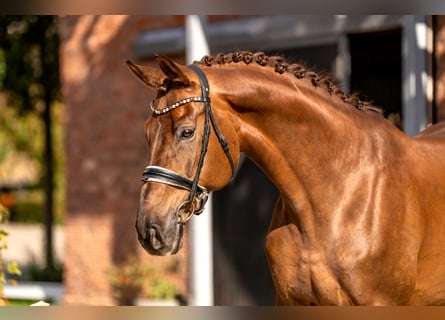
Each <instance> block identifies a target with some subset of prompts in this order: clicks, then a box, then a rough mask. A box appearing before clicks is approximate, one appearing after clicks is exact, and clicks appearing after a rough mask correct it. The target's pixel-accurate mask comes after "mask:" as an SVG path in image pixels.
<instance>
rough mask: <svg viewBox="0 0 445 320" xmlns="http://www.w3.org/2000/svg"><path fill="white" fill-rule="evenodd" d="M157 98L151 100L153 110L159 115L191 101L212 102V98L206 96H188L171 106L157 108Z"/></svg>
mask: <svg viewBox="0 0 445 320" xmlns="http://www.w3.org/2000/svg"><path fill="white" fill-rule="evenodd" d="M154 102H155V100H152V101H151V102H150V109H151V111H153V113H154V114H155V115H157V116H160V115H163V114H166V113H168V112H170V111H172V110H174V109H176V108H177V107H180V106H183V105H184V104H187V103H190V102H210V98H205V97H191V98H187V99H182V100H179V101H177V102H175V103H173V104H172V105H170V106H167V107H165V108H163V109H156V107H155V103H154Z"/></svg>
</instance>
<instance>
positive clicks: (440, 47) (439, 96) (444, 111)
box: [434, 16, 445, 121]
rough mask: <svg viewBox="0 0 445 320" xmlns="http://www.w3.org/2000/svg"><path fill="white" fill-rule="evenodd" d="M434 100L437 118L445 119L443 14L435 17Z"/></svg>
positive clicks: (444, 34)
mask: <svg viewBox="0 0 445 320" xmlns="http://www.w3.org/2000/svg"><path fill="white" fill-rule="evenodd" d="M434 32H435V52H434V60H435V69H436V70H435V73H436V79H435V80H436V82H435V101H436V108H437V120H438V121H445V16H436V17H435V30H434Z"/></svg>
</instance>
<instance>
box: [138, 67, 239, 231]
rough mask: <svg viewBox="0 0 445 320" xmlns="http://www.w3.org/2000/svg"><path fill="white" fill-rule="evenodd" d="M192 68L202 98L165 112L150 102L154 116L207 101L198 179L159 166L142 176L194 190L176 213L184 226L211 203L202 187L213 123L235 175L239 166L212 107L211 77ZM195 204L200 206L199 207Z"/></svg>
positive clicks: (184, 102)
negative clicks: (202, 171)
mask: <svg viewBox="0 0 445 320" xmlns="http://www.w3.org/2000/svg"><path fill="white" fill-rule="evenodd" d="M188 68H190V69H192V70H193V71H194V72H195V73H196V74H197V75H198V77H199V82H200V84H201V91H202V96H201V97H191V98H186V99H183V100H180V101H178V102H176V103H174V104H172V105H170V106H167V107H165V108H163V109H156V108H155V106H154V100H153V101H152V102H151V103H150V107H151V110H152V111H153V116H161V115H164V114H166V113H168V112H170V111H172V110H174V109H176V108H178V107H180V106H183V105H185V104H188V103H190V102H203V103H205V120H204V133H203V136H202V149H201V155H200V156H199V161H198V168H197V169H196V173H195V178H194V179H193V180H189V179H187V178H184V177H183V176H181V175H179V174H177V173H176V172H174V171H171V170H168V169H165V168H162V167H158V166H148V167H146V168H145V170H144V173H143V174H142V181H143V182H144V183H147V182H149V181H153V182H160V183H164V184H168V185H170V186H173V187H177V188H181V189H185V190H188V191H190V194H189V197H188V199H187V200H186V201H184V202H183V203H182V204H181V205H180V206H179V207H178V209H177V210H176V219H177V222H178V223H180V224H184V223H185V222H187V221H188V220H189V219H190V218H191V217H192V215H193V214H197V215H199V214H201V213H202V212H203V211H204V206H205V204H206V202H207V199H208V196H209V192H208V191H207V189H206V188H205V187H203V186H200V185H199V184H198V182H199V177H200V175H201V170H202V167H203V166H204V159H205V155H206V153H207V147H208V144H209V139H210V123H211V124H212V127H213V130H214V131H215V134H216V136H217V137H218V141H219V143H220V144H221V147H222V148H223V150H224V153H225V154H226V156H227V159H228V160H229V162H230V167H231V168H232V176H233V175H234V173H235V165H234V163H233V159H232V156H231V155H230V152H229V146H228V143H227V141H226V138H225V137H224V136H223V135H222V134H221V132H220V131H219V130H218V127H217V125H216V122H215V118H214V116H213V113H212V107H211V105H210V97H209V91H210V87H209V82H208V81H207V77H206V76H205V74H204V72H203V71H202V70H201V69H200V68H198V67H197V66H196V65H193V64H191V65H189V66H188ZM195 202H196V203H197V205H196V206H195Z"/></svg>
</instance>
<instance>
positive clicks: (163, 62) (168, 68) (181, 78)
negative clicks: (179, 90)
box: [156, 55, 190, 86]
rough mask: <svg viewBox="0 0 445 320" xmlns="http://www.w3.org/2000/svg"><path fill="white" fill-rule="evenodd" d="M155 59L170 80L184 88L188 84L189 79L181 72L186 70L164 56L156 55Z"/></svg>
mask: <svg viewBox="0 0 445 320" xmlns="http://www.w3.org/2000/svg"><path fill="white" fill-rule="evenodd" d="M156 59H157V61H158V64H159V67H160V68H161V70H162V71H163V72H164V74H165V75H166V76H167V77H168V78H169V79H170V80H173V82H177V83H180V84H183V85H186V86H188V85H189V84H190V79H189V78H188V77H187V75H186V73H185V72H184V71H183V70H184V69H185V68H186V67H185V66H183V65H180V64H177V63H175V62H173V61H172V60H170V59H169V58H167V57H166V56H161V55H158V56H156Z"/></svg>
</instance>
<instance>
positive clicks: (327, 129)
mask: <svg viewBox="0 0 445 320" xmlns="http://www.w3.org/2000/svg"><path fill="white" fill-rule="evenodd" d="M157 62H158V64H159V68H152V67H144V66H138V65H135V64H133V63H131V62H129V61H128V62H127V64H128V66H129V68H130V69H131V70H132V72H133V73H134V74H135V75H136V76H137V77H138V78H139V79H140V80H142V82H143V83H145V84H146V85H147V86H148V87H150V88H153V89H155V90H156V91H157V96H156V98H155V99H154V100H153V101H152V102H151V104H150V106H151V110H152V117H151V118H150V119H149V120H148V121H147V123H146V127H145V130H146V138H147V141H148V146H149V159H148V164H149V165H148V166H147V168H146V170H145V171H144V174H143V181H144V184H143V186H142V190H141V195H140V203H139V211H138V215H137V220H136V229H137V233H138V238H139V241H140V243H141V244H142V246H143V247H144V248H145V249H146V250H147V251H148V252H149V253H151V254H157V255H168V254H174V253H176V252H177V251H178V250H179V248H180V247H181V239H182V232H183V228H184V225H185V223H186V221H187V220H188V219H189V218H190V217H191V216H192V215H193V213H200V212H201V211H202V209H203V207H204V204H205V201H206V199H207V194H208V192H211V191H213V190H217V189H220V188H222V187H224V186H225V185H227V184H228V183H229V181H230V179H231V178H232V175H233V172H234V171H233V170H234V168H236V166H237V164H238V162H239V159H240V152H244V153H245V155H246V156H247V157H248V158H250V159H251V160H252V161H254V162H255V164H256V165H258V166H259V167H260V168H261V169H262V170H263V171H264V172H265V173H266V174H267V176H268V177H269V178H270V179H271V180H272V181H273V183H274V184H275V185H276V187H277V188H278V189H279V191H280V197H279V199H278V201H277V204H276V208H275V211H274V213H273V216H272V221H271V224H270V229H269V231H268V234H267V238H266V254H267V259H268V263H269V267H270V270H271V273H272V278H273V281H274V285H275V287H276V291H277V300H276V302H277V304H279V305H439V304H445V258H444V254H445V125H444V124H439V125H434V126H431V127H429V128H428V129H426V130H425V131H424V132H422V133H420V134H419V135H418V136H416V137H410V136H408V135H406V134H404V133H403V132H402V131H400V130H399V129H397V128H396V127H395V126H393V125H392V124H391V123H390V122H389V121H388V120H386V119H385V118H384V117H383V116H382V114H381V112H380V109H378V108H376V107H373V106H372V105H371V104H370V103H367V102H363V101H361V100H360V99H359V98H357V97H356V96H354V95H347V94H345V93H344V92H342V91H341V89H339V88H338V87H337V86H336V85H335V84H334V83H333V82H332V81H330V80H329V79H328V78H327V77H325V76H321V75H319V74H317V73H315V72H312V71H309V70H307V69H306V68H305V67H304V66H301V65H297V64H288V63H286V62H285V61H284V59H282V58H280V57H268V56H266V55H264V54H263V53H250V52H235V53H230V54H225V55H223V54H220V55H217V56H206V57H204V58H203V59H202V61H200V62H195V63H194V64H192V65H190V66H184V65H181V64H177V63H175V62H173V61H171V60H169V59H168V58H166V57H162V56H158V57H157ZM240 214H242V213H240ZM252 223H254V222H252Z"/></svg>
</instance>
